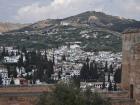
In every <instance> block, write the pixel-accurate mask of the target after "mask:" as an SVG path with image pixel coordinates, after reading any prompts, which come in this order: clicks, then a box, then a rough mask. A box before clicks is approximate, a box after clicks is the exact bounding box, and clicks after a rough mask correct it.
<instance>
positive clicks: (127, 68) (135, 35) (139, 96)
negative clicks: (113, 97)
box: [122, 29, 140, 105]
mask: <svg viewBox="0 0 140 105" xmlns="http://www.w3.org/2000/svg"><path fill="white" fill-rule="evenodd" d="M122 40H123V48H122V49H123V50H122V53H123V60H122V88H123V89H124V90H127V91H128V92H129V97H130V99H134V100H135V102H136V103H137V105H140V29H131V30H127V31H125V32H124V33H123V38H122Z"/></svg>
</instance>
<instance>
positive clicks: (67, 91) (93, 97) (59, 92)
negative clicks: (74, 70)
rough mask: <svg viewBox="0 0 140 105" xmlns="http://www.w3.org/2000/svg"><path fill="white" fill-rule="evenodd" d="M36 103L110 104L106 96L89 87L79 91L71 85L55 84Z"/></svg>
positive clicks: (69, 104)
mask: <svg viewBox="0 0 140 105" xmlns="http://www.w3.org/2000/svg"><path fill="white" fill-rule="evenodd" d="M36 105H111V103H110V101H109V99H108V98H105V97H103V96H101V95H100V94H98V93H96V92H95V93H93V92H91V90H90V89H86V91H81V90H80V89H79V88H77V87H73V85H72V86H71V85H66V84H61V85H56V88H55V90H54V91H53V92H51V93H46V94H45V93H44V94H43V95H42V96H40V98H39V101H38V102H37V104H36Z"/></svg>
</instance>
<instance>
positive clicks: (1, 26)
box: [0, 22, 27, 32]
mask: <svg viewBox="0 0 140 105" xmlns="http://www.w3.org/2000/svg"><path fill="white" fill-rule="evenodd" d="M25 26H27V25H25V24H18V23H17V24H15V23H3V22H0V32H8V31H12V30H18V29H20V28H23V27H25Z"/></svg>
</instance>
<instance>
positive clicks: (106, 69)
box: [105, 61, 108, 72]
mask: <svg viewBox="0 0 140 105" xmlns="http://www.w3.org/2000/svg"><path fill="white" fill-rule="evenodd" d="M105 72H108V64H107V61H106V62H105Z"/></svg>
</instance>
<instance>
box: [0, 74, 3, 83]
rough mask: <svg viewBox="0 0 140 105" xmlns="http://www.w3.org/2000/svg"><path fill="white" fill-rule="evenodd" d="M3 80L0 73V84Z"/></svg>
mask: <svg viewBox="0 0 140 105" xmlns="http://www.w3.org/2000/svg"><path fill="white" fill-rule="evenodd" d="M2 83H3V81H2V75H0V85H2Z"/></svg>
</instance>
